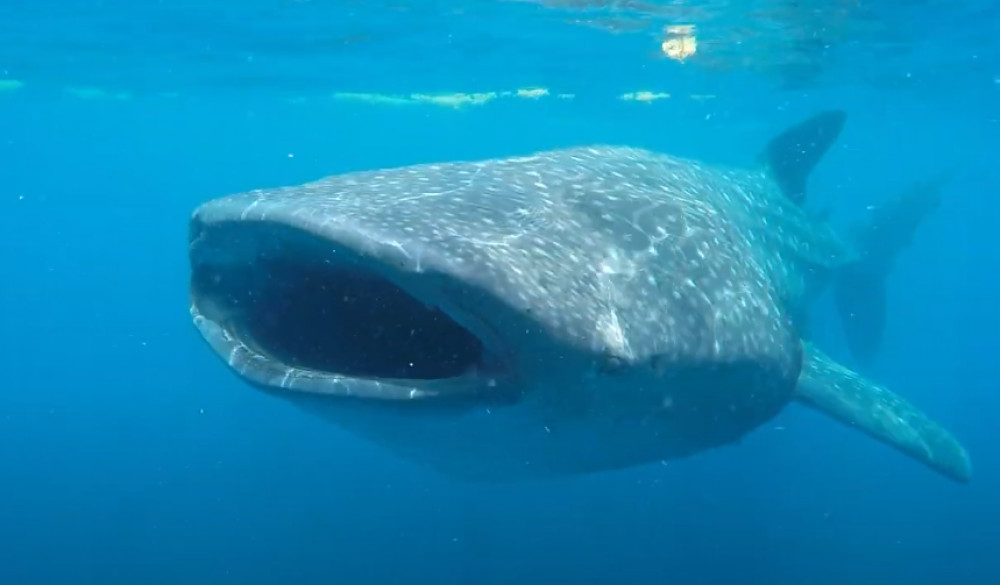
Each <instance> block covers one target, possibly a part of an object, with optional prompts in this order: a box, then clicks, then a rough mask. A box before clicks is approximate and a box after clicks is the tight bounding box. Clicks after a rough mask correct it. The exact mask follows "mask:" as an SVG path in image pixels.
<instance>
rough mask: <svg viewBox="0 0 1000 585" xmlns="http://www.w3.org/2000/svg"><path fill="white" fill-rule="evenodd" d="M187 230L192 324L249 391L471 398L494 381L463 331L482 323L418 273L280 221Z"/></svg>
mask: <svg viewBox="0 0 1000 585" xmlns="http://www.w3.org/2000/svg"><path fill="white" fill-rule="evenodd" d="M192 234H193V235H192V245H191V246H192V247H191V270H192V272H191V290H190V292H191V312H192V316H193V317H194V320H195V324H196V325H197V326H198V328H199V330H200V331H201V333H202V335H203V336H204V337H205V338H206V340H207V341H208V342H209V343H210V345H212V346H213V348H214V349H215V351H216V352H217V353H218V354H219V355H220V357H222V358H223V359H225V360H226V362H227V363H228V364H229V366H230V367H232V368H233V369H234V370H236V371H237V373H239V374H240V375H242V376H243V377H245V378H247V379H249V380H250V381H252V382H254V383H256V384H258V385H261V386H265V387H268V388H271V389H275V388H286V389H292V390H300V391H304V392H310V393H316V394H334V395H344V396H355V397H363V398H379V399H389V400H394V399H395V400H398V399H413V398H425V397H432V396H449V395H451V396H454V395H469V394H476V393H480V392H482V391H483V390H484V388H489V387H491V386H495V378H497V377H499V375H500V374H502V371H501V368H500V364H501V363H502V360H501V359H499V356H498V354H497V352H495V351H491V350H490V348H488V346H487V343H485V342H484V339H483V337H484V335H477V334H476V333H473V332H472V331H471V330H470V327H469V324H470V323H475V326H476V329H477V330H479V331H480V332H485V333H488V328H487V327H486V326H485V324H483V323H482V322H480V321H478V320H477V319H476V318H475V316H474V315H472V314H471V313H469V312H467V311H462V310H461V308H460V303H452V304H450V305H448V306H447V307H444V306H442V304H443V303H445V302H446V301H447V299H446V298H444V296H443V295H441V296H438V295H436V294H435V293H436V291H435V290H434V289H433V287H428V286H425V285H424V281H423V280H421V278H420V277H419V276H418V275H412V274H408V273H406V272H404V271H401V270H399V269H398V268H395V267H392V266H390V265H389V264H386V263H379V262H378V261H375V260H372V259H370V258H366V257H364V256H363V255H362V254H359V253H357V252H356V250H353V249H352V248H351V247H350V246H347V245H344V244H343V243H342V242H337V241H334V240H331V239H329V238H327V237H324V236H321V235H317V234H314V233H310V232H309V231H308V230H302V229H297V228H294V227H291V226H287V225H283V224H280V223H270V222H238V221H232V222H221V223H214V224H211V225H209V226H205V225H197V224H196V223H195V225H194V226H193V232H192ZM426 280H430V279H426ZM414 282H415V283H418V285H413V286H411V284H412V283H414ZM459 314H460V315H461V321H462V322H461V323H460V322H459V320H456V315H459Z"/></svg>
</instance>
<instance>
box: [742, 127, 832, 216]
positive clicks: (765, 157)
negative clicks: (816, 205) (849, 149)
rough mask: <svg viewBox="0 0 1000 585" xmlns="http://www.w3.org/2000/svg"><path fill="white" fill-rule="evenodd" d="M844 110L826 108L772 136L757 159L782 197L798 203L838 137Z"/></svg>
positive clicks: (804, 196) (804, 195)
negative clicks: (765, 168)
mask: <svg viewBox="0 0 1000 585" xmlns="http://www.w3.org/2000/svg"><path fill="white" fill-rule="evenodd" d="M846 119H847V113H846V112H844V111H843V110H827V111H824V112H820V113H819V114H816V115H815V116H812V117H811V118H808V119H806V120H803V121H802V122H799V123H798V124H796V125H795V126H792V127H791V128H788V129H787V130H785V131H784V132H782V133H781V134H779V135H777V136H775V137H774V138H772V139H771V141H770V142H768V143H767V146H766V147H765V148H764V151H763V152H761V154H760V159H761V162H762V163H763V164H764V165H765V166H766V167H767V169H768V170H769V171H770V173H771V176H772V177H773V178H774V180H775V182H776V183H778V186H779V187H780V188H781V191H782V192H783V193H784V194H785V196H786V197H788V198H789V199H791V200H792V201H794V202H796V203H799V204H801V203H802V202H803V201H805V199H806V181H807V180H808V179H809V173H811V172H812V170H813V168H814V167H815V166H816V165H817V164H818V163H819V161H820V159H822V158H823V155H824V154H826V151H827V150H829V149H830V146H831V145H833V143H834V142H836V140H837V137H838V136H840V131H841V130H842V129H843V128H844V121H845V120H846Z"/></svg>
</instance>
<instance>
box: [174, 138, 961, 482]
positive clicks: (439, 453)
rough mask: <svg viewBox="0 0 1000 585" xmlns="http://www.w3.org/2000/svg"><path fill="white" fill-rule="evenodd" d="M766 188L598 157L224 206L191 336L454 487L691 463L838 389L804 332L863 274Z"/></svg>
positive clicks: (443, 173) (640, 159)
mask: <svg viewBox="0 0 1000 585" xmlns="http://www.w3.org/2000/svg"><path fill="white" fill-rule="evenodd" d="M825 121H826V120H825V119H824V120H821V122H825ZM837 121H838V122H842V120H837ZM824 128H826V129H829V124H826V125H825V126H824ZM837 129H838V130H839V126H837ZM793 138H794V136H793ZM783 140H784V141H785V142H788V137H787V136H786V137H783ZM792 142H794V141H792ZM782 149H784V147H783V148H782ZM772 150H774V149H772ZM784 150H787V149H784ZM779 154H780V153H779ZM774 156H775V154H774V153H772V160H774V159H773V157H774ZM818 158H819V157H818V155H817V156H814V157H813V159H814V160H812V161H811V162H810V163H809V164H815V162H816V160H818ZM782 168H795V170H796V172H797V173H799V175H802V174H803V173H804V172H807V170H806V171H803V169H802V168H800V167H796V165H795V163H794V161H793V162H792V163H789V162H788V161H787V160H785V161H784V163H783V167H782ZM773 169H774V165H772V166H771V167H768V166H767V165H764V166H762V167H761V168H757V169H731V168H718V167H713V166H710V165H707V164H704V163H702V162H699V161H693V160H686V159H680V158H676V157H672V156H668V155H665V154H660V153H655V152H650V151H647V150H641V149H636V148H627V147H612V146H595V147H584V148H572V149H564V150H556V151H549V152H542V153H537V154H534V155H531V156H522V157H511V158H503V159H493V160H485V161H472V162H449V163H441V164H424V165H417V166H410V167H404V168H397V169H388V170H376V171H365V172H356V173H349V174H344V175H338V176H333V177H328V178H325V179H322V180H319V181H316V182H312V183H307V184H304V185H299V186H294V187H284V188H276V189H265V190H256V191H251V192H247V193H242V194H237V195H232V196H228V197H224V198H221V199H216V200H213V201H209V202H207V203H205V204H203V205H202V206H201V207H199V208H198V209H197V210H196V211H195V213H194V216H193V218H192V220H191V230H190V233H191V236H190V237H191V245H190V255H191V264H192V279H191V299H192V303H191V312H192V317H193V319H194V322H195V324H196V326H197V327H198V329H199V330H200V331H201V333H202V335H203V337H204V338H205V339H206V340H207V341H208V343H209V344H210V345H211V346H212V348H213V349H214V350H215V352H216V353H217V354H218V355H219V356H220V357H222V358H223V359H224V360H225V361H226V363H227V364H228V366H229V367H230V368H231V369H232V370H233V371H235V372H236V373H237V374H238V375H239V376H241V377H242V378H243V379H244V380H246V381H248V382H249V383H251V384H252V385H254V386H257V387H259V388H261V389H263V390H265V391H267V392H270V393H273V394H275V395H277V396H280V397H282V398H284V399H288V400H290V401H291V402H292V403H293V404H296V405H298V406H300V407H303V408H305V409H307V410H309V411H311V412H315V413H318V414H320V415H321V416H324V417H326V418H328V419H330V420H332V421H334V422H335V423H337V424H338V425H340V426H342V427H345V428H348V429H351V430H353V431H355V432H357V433H359V434H361V435H363V436H365V437H368V438H370V439H371V440H374V441H376V442H379V443H382V444H384V445H386V446H387V447H389V448H390V449H392V450H394V451H396V452H397V453H399V454H401V455H403V456H405V457H408V458H411V459H414V460H416V461H419V462H421V463H424V464H426V465H429V466H430V467H433V468H436V469H438V470H441V471H444V472H446V473H450V474H453V475H457V476H462V477H467V478H478V479H493V480H508V479H521V478H530V477H544V476H554V475H566V474H575V473H586V472H596V471H602V470H608V469H615V468H624V467H630V466H635V465H641V464H646V463H651V462H655V461H662V460H669V459H674V458H678V457H684V456H688V455H692V454H695V453H698V452H700V451H704V450H706V449H710V448H714V447H719V446H722V445H727V444H731V443H733V442H736V441H738V440H739V439H740V438H742V437H743V436H745V435H746V434H747V433H748V432H750V431H752V430H753V429H755V428H757V427H759V426H760V425H761V424H763V423H765V422H766V421H768V420H770V419H771V418H773V417H774V416H775V415H777V414H778V413H779V412H780V411H781V409H782V408H783V407H784V406H785V405H786V404H788V403H789V402H791V401H793V400H803V395H802V392H803V388H806V390H810V391H811V389H816V388H826V387H825V386H823V383H822V382H821V381H820V382H817V381H815V380H814V378H816V379H818V380H822V379H823V376H822V375H821V374H819V373H818V372H819V371H818V370H816V369H815V368H813V367H812V366H811V365H810V363H809V360H810V359H812V357H811V356H813V355H815V354H814V353H810V352H804V351H803V340H802V333H801V330H802V328H803V327H804V326H805V323H804V317H803V315H805V313H806V308H807V307H808V305H809V303H810V302H811V300H812V299H813V298H814V297H815V295H817V294H818V293H819V292H821V291H822V290H823V288H824V287H825V286H826V285H827V283H828V282H830V281H831V279H833V278H835V276H836V273H837V271H838V269H839V268H841V267H843V266H850V265H852V263H856V262H857V261H858V259H859V258H860V257H861V255H860V254H859V253H858V251H857V250H856V249H855V248H854V247H853V246H852V245H851V244H850V243H849V242H846V241H844V240H843V239H842V238H840V237H839V236H838V235H837V234H836V233H835V232H834V231H833V230H832V229H830V228H829V226H828V225H827V224H826V223H825V222H818V221H816V220H815V219H814V218H812V217H811V216H810V215H808V214H807V213H806V212H805V211H804V210H803V209H802V207H801V205H800V201H799V200H798V199H797V198H794V197H790V196H788V193H787V192H786V191H785V190H783V189H782V187H780V186H779V185H780V184H781V183H780V182H777V181H775V180H774V178H773V175H774V173H775V171H774V170H773ZM801 183H802V180H798V181H797V183H796V185H799V186H800V187H801ZM345 307H346V308H345ZM310 311H312V312H311V313H310ZM445 323H447V324H448V325H445ZM400 324H403V325H400ZM459 330H460V331H459ZM317 348H320V349H317ZM824 363H825V362H824ZM453 366H454V367H453ZM803 372H812V373H811V374H809V375H810V376H811V377H810V378H808V380H809V382H810V383H809V384H808V385H803V384H801V382H800V380H801V379H803V378H802V376H803ZM871 388H874V386H872V387H871ZM833 392H834V393H835V394H837V393H836V391H833ZM886 392H888V391H886ZM856 394H857V393H855V395H852V396H855V397H856ZM886 396H888V394H873V395H872V397H873V400H874V401H875V404H882V403H884V402H885V401H886V400H887V399H886ZM893 396H894V395H893ZM827 402H828V401H827ZM807 403H809V404H810V405H812V406H815V407H817V408H821V409H825V410H826V411H828V412H831V414H834V415H835V416H837V414H836V413H835V412H834V411H835V410H836V409H831V408H830V405H829V404H826V403H825V402H824V401H813V402H808V401H807ZM838 404H840V403H838ZM886 404H888V403H886ZM840 406H841V407H842V408H841V410H844V409H847V410H850V409H852V408H854V409H856V408H871V407H872V403H871V402H870V401H869V402H868V403H865V402H864V401H858V400H853V401H849V403H843V404H840ZM890 408H891V409H892V410H893V411H898V412H900V413H908V412H910V410H908V409H912V407H911V406H909V405H908V404H906V403H905V402H902V401H901V399H900V401H898V402H893V403H892V404H891V407H890ZM912 412H916V410H915V409H912ZM839 418H841V419H842V420H843V417H839ZM883 423H885V424H888V423H886V422H885V420H883ZM901 424H902V423H901ZM903 431H904V429H902V428H900V429H899V432H900V433H901V432H903ZM920 433H922V434H923V435H934V436H935V437H936V438H937V439H939V442H940V441H943V442H945V443H948V442H949V441H951V443H948V444H954V445H953V446H956V447H957V450H958V451H956V452H957V453H959V454H960V455H961V456H962V457H964V451H962V450H961V447H960V446H958V445H957V442H954V440H953V439H951V438H950V436H948V435H947V433H946V432H945V431H944V430H943V429H940V428H938V427H936V426H935V425H934V424H933V423H930V422H928V425H927V426H924V427H922V429H921V430H920ZM873 436H878V437H879V438H880V439H882V440H884V441H885V442H887V443H889V444H892V445H895V446H897V447H900V445H899V444H898V441H897V439H898V437H897V436H896V434H894V432H893V429H888V430H885V429H883V431H882V432H881V434H879V433H875V434H873ZM904 452H907V453H909V454H911V455H912V456H914V457H917V458H918V459H923V460H924V461H925V462H928V463H929V461H928V458H929V457H931V458H932V457H934V456H937V454H936V453H933V454H931V456H922V455H921V454H920V453H914V452H913V450H912V449H910V448H909V447H906V448H905V449H904ZM952 456H953V457H954V456H956V455H954V454H953V455H952ZM964 461H965V464H964V467H963V464H962V463H961V462H958V463H955V464H954V465H952V466H951V467H950V468H949V467H948V466H947V465H934V467H935V468H936V469H939V470H946V473H947V470H948V469H950V470H951V471H952V473H949V475H951V476H952V477H955V478H958V479H963V477H964V476H963V471H962V470H963V469H966V468H967V467H968V465H967V457H965V459H964ZM956 470H957V471H956ZM966 471H967V469H966ZM964 475H965V476H967V475H968V473H964Z"/></svg>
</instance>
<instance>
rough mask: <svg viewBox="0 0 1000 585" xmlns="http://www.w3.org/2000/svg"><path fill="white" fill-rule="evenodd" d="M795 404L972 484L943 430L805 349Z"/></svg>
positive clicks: (957, 446)
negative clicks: (813, 409)
mask: <svg viewBox="0 0 1000 585" xmlns="http://www.w3.org/2000/svg"><path fill="white" fill-rule="evenodd" d="M804 348H805V351H804V356H803V366H802V374H801V375H800V377H799V383H798V386H797V387H796V399H797V400H798V401H799V402H801V403H803V404H806V405H808V406H811V407H813V408H815V409H816V410H819V411H820V412H823V413H826V414H827V415H829V416H831V417H833V418H835V419H837V420H839V421H840V422H842V423H844V424H846V425H848V426H851V427H853V428H856V429H858V430H860V431H862V432H864V433H866V434H867V435H869V436H871V437H874V438H875V439H878V440H879V441H881V442H883V443H886V444H888V445H891V446H892V447H895V448H896V449H898V450H899V451H902V452H903V453H905V454H906V455H909V456H910V457H913V458H914V459H917V460H918V461H920V462H921V463H923V464H924V465H927V466H929V467H931V468H932V469H934V470H935V471H937V472H939V473H941V474H943V475H945V476H947V477H949V478H951V479H953V480H955V481H958V482H961V483H968V482H969V481H970V480H971V479H972V464H971V462H970V461H969V455H968V453H966V451H965V448H964V447H962V445H961V443H959V442H958V440H956V439H955V438H954V437H953V436H952V435H951V434H950V433H949V432H948V431H947V430H945V429H944V428H943V427H942V426H941V425H939V424H938V423H936V422H934V421H933V420H931V419H930V418H929V417H928V416H927V415H925V414H924V413H922V412H920V410H918V409H917V408H916V407H915V406H913V405H912V404H910V403H909V402H907V401H906V400H904V399H903V398H902V397H901V396H899V395H897V394H895V393H894V392H892V391H890V390H889V389H887V388H885V387H883V386H880V385H879V384H876V383H875V382H873V381H871V380H869V379H867V378H865V377H864V376H862V375H860V374H858V373H856V372H853V371H851V370H850V369H848V368H846V367H844V366H842V365H840V364H839V363H837V362H835V361H834V360H833V359H831V358H830V357H829V356H827V355H826V354H824V353H823V352H822V351H820V350H819V349H817V348H816V347H815V346H813V345H812V344H809V343H806V344H804Z"/></svg>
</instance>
